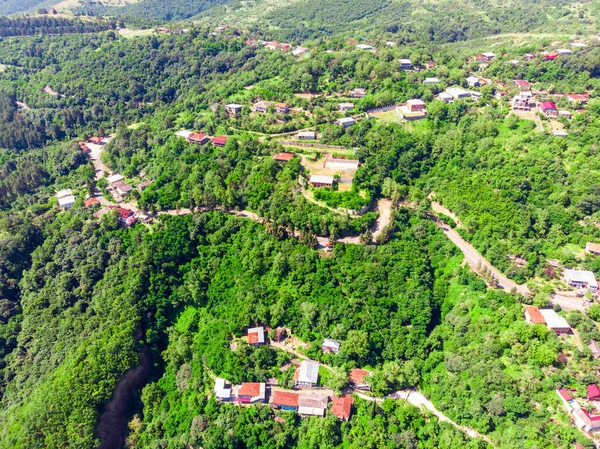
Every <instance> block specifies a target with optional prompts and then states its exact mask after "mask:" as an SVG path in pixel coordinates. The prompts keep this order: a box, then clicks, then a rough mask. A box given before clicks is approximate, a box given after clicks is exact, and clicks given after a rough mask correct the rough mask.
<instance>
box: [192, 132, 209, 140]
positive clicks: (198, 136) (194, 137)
mask: <svg viewBox="0 0 600 449" xmlns="http://www.w3.org/2000/svg"><path fill="white" fill-rule="evenodd" d="M207 137H208V136H207V135H206V134H204V133H193V134H190V135H189V137H188V140H198V141H202V140H204V139H206V138H207Z"/></svg>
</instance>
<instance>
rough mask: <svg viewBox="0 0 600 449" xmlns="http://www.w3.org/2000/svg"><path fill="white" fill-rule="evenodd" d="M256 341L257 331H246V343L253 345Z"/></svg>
mask: <svg viewBox="0 0 600 449" xmlns="http://www.w3.org/2000/svg"><path fill="white" fill-rule="evenodd" d="M256 343H258V332H248V344H249V345H254V344H256Z"/></svg>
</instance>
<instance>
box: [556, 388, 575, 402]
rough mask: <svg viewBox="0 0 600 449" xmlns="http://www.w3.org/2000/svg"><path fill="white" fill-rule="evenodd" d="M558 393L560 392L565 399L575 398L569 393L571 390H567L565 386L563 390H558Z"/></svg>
mask: <svg viewBox="0 0 600 449" xmlns="http://www.w3.org/2000/svg"><path fill="white" fill-rule="evenodd" d="M558 394H560V396H561V397H562V398H563V399H564V400H565V401H572V400H573V398H572V397H571V395H570V394H569V392H568V391H567V390H565V389H564V388H563V389H561V390H558Z"/></svg>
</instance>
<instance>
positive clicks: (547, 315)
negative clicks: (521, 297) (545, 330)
mask: <svg viewBox="0 0 600 449" xmlns="http://www.w3.org/2000/svg"><path fill="white" fill-rule="evenodd" d="M540 313H541V314H542V316H543V317H544V319H545V320H546V325H547V326H548V327H549V328H550V329H568V328H570V327H571V326H569V323H567V320H565V319H564V318H563V317H562V316H560V315H559V314H557V313H556V312H555V311H554V310H552V309H542V310H540Z"/></svg>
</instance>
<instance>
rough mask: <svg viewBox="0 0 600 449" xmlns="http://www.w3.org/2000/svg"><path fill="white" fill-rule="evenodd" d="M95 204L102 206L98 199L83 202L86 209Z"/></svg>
mask: <svg viewBox="0 0 600 449" xmlns="http://www.w3.org/2000/svg"><path fill="white" fill-rule="evenodd" d="M94 204H100V201H98V198H88V199H87V200H85V201H84V202H83V205H84V206H85V207H92V206H93V205H94Z"/></svg>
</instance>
